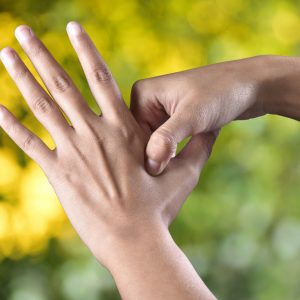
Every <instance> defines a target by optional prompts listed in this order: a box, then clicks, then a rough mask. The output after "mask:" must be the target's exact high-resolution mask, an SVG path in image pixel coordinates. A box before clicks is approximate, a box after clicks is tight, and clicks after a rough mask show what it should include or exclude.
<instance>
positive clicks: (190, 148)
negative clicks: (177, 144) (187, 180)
mask: <svg viewBox="0 0 300 300" xmlns="http://www.w3.org/2000/svg"><path fill="white" fill-rule="evenodd" d="M218 135H219V129H218V130H215V131H212V132H207V133H200V134H197V135H195V136H193V137H192V138H191V139H190V140H189V142H188V143H187V144H186V146H185V147H184V148H183V149H182V150H181V151H180V153H179V154H178V155H177V156H176V157H175V158H174V163H176V162H177V161H179V160H180V161H183V162H184V164H185V167H186V168H191V169H192V170H194V173H195V174H196V175H199V174H200V172H201V170H202V168H203V166H204V164H205V163H206V161H207V160H208V158H209V156H210V154H211V151H212V148H213V145H214V143H215V140H216V138H217V136H218Z"/></svg>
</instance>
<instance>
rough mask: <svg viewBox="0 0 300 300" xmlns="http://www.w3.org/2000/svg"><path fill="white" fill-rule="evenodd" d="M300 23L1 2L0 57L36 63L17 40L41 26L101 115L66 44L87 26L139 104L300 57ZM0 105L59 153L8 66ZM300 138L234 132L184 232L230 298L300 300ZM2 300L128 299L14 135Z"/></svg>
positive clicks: (235, 4) (7, 168) (6, 151)
mask: <svg viewBox="0 0 300 300" xmlns="http://www.w3.org/2000/svg"><path fill="white" fill-rule="evenodd" d="M299 12H300V3H299V1H296V0H294V1H293V0H285V1H277V0H265V1H260V0H256V1H249V0H228V1H222V0H218V1H213V0H202V1H193V0H192V1H188V0H164V1H161V0H155V1H144V0H127V1H123V0H103V1H95V0H85V1H84V0H75V1H69V0H51V1H45V0H44V1H40V0H23V1H11V0H0V47H1V48H3V47H4V46H12V47H15V49H16V50H17V51H18V52H19V53H20V55H21V56H22V57H23V58H24V59H25V61H26V63H28V64H29V62H28V59H26V57H25V55H24V53H23V52H22V51H21V50H20V47H19V46H18V44H17V42H16V40H15V38H14V35H13V32H14V29H15V27H16V26H17V25H19V24H22V23H26V24H29V25H31V26H32V27H33V29H34V30H35V32H36V33H37V34H38V35H39V36H40V37H41V39H42V40H43V41H44V42H45V44H46V45H47V46H48V47H49V49H50V51H51V52H52V53H53V54H54V56H55V57H56V58H57V60H58V61H59V62H60V63H61V64H62V65H63V66H64V67H65V69H66V70H67V71H68V72H69V74H70V75H71V76H72V78H73V79H74V81H75V82H76V83H77V85H78V86H79V88H80V89H81V90H82V92H83V94H84V95H85V96H86V98H87V99H89V101H90V103H91V95H90V92H89V90H88V88H87V84H86V81H85V78H84V76H83V73H82V71H81V67H80V65H79V63H78V61H77V58H76V56H75V55H74V51H73V49H72V48H71V45H70V43H69V41H68V39H67V35H66V32H65V26H66V23H67V22H68V21H70V20H78V21H80V22H82V24H83V25H84V27H85V28H86V30H87V32H88V33H89V34H90V35H91V36H92V38H93V40H94V41H95V43H96V45H97V47H98V48H99V50H100V51H101V53H102V54H103V56H104V58H105V60H106V61H107V63H108V64H109V66H110V68H111V69H112V72H113V74H114V75H115V77H116V79H117V81H118V83H119V84H120V87H121V89H122V92H123V94H124V97H125V99H126V101H127V103H129V94H130V87H131V85H132V84H133V82H134V81H135V80H137V79H139V78H144V77H149V76H155V75H159V74H163V73H170V72H174V71H179V70H183V69H188V68H193V67H197V66H201V65H206V64H210V63H215V62H219V61H223V60H230V59H238V58H243V57H247V56H254V55H258V54H281V55H297V54H299V53H300V35H299V28H300V13H299ZM29 65H30V64H29ZM31 69H32V68H31ZM0 102H1V103H3V104H4V105H6V106H7V107H8V108H9V109H11V110H12V111H13V112H14V113H15V115H16V116H17V117H18V118H19V119H20V120H22V122H23V123H24V124H26V125H27V126H28V127H29V128H31V129H32V130H34V132H36V133H37V134H38V135H39V136H40V137H42V138H43V139H44V140H45V141H47V143H49V144H51V140H50V139H49V136H48V135H47V134H46V132H45V130H44V129H43V128H42V127H41V126H40V125H39V124H38V122H37V121H36V120H35V119H34V118H33V116H32V115H31V113H30V112H29V110H28V108H27V106H26V104H25V102H24V100H23V99H22V97H21V96H20V94H19V92H18V90H17V89H16V87H15V86H14V84H13V83H12V81H11V79H10V78H9V77H8V75H7V74H6V71H5V69H4V67H3V66H2V65H0ZM299 129H300V125H299V124H298V123H297V122H296V121H292V120H287V119H283V118H279V117H274V116H272V117H270V116H269V117H264V118H260V119H256V120H251V121H247V122H235V123H232V124H231V125H229V126H227V127H226V128H224V129H223V131H222V133H221V136H220V138H219V140H218V142H217V144H216V146H215V149H214V153H213V156H212V158H211V160H210V162H209V163H208V164H207V167H206V168H205V170H204V172H203V174H202V177H201V180H200V183H199V185H198V187H197V188H196V189H195V191H194V192H193V193H192V194H191V196H190V197H189V199H188V201H187V202H186V204H185V206H184V208H183V210H182V211H181V213H180V215H179V217H178V218H177V220H176V222H175V223H174V224H173V225H172V228H171V230H172V233H173V236H174V238H175V239H176V241H177V242H178V243H179V245H180V246H181V247H182V248H183V249H184V251H185V253H186V254H187V255H188V256H189V258H190V259H191V261H192V263H193V265H194V266H195V268H196V269H197V271H198V272H199V274H200V275H201V276H202V278H203V279H204V280H205V282H206V283H207V284H208V286H209V287H210V288H211V289H212V291H213V292H214V293H215V294H216V295H217V296H218V297H219V298H220V299H228V300H235V299H237V300H238V299H243V300H248V299H253V300H254V299H255V300H256V299H257V300H268V299H270V300H277V299H278V300H279V299H286V300H288V299H300V283H299V278H300V201H299V197H300V185H299V180H300V165H299V163H298V162H299V159H300V155H299V145H300V134H299ZM121 263H122V262H121V261H120V264H121ZM0 299H1V300H6V299H9V300H48V299H56V300H60V299H66V300H81V299H88V300H95V299H108V300H109V299H119V296H118V293H117V292H116V290H115V286H114V282H113V281H112V279H111V277H110V275H109V274H108V272H107V271H106V270H105V269H104V268H102V267H101V266H99V265H98V263H97V262H96V261H95V260H94V259H93V257H92V256H91V254H90V253H89V252H88V251H87V250H86V248H85V247H84V246H83V244H82V243H81V241H80V240H79V239H78V238H77V236H76V234H75V233H74V231H73V229H72V228H71V226H70V224H69V222H68V221H67V219H66V217H65V214H64V212H63V211H62V208H61V207H60V204H59V202H58V200H57V199H56V197H55V195H54V193H53V191H52V189H51V187H50V186H49V184H48V182H47V180H46V178H45V176H44V175H43V174H42V172H41V171H40V170H39V168H38V166H37V165H36V164H35V163H33V162H32V161H30V160H29V159H28V158H27V157H26V156H25V155H24V154H23V153H22V152H21V151H20V150H19V149H18V148H17V147H16V146H15V145H14V143H13V142H12V141H11V140H10V139H9V138H8V137H7V136H6V135H5V134H4V133H3V132H2V131H1V133H0Z"/></svg>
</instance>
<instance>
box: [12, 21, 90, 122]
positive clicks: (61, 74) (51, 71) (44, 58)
mask: <svg viewBox="0 0 300 300" xmlns="http://www.w3.org/2000/svg"><path fill="white" fill-rule="evenodd" d="M15 35H16V38H17V39H18V41H19V43H20V45H21V46H22V48H23V49H24V51H25V52H26V54H27V56H28V57H29V58H30V60H31V62H32V63H33V65H34V67H35V68H36V70H37V71H38V73H39V75H40V76H41V78H42V80H43V82H44V83H45V85H46V87H47V89H48V90H49V92H50V93H51V95H52V96H53V98H54V99H55V100H56V102H57V103H58V105H59V106H60V107H61V108H62V110H63V111H64V112H65V114H66V115H67V117H68V118H69V119H70V121H71V122H72V124H73V125H76V124H77V123H78V122H80V120H82V119H83V118H84V116H85V115H86V114H88V113H90V112H91V110H90V109H89V108H88V106H87V104H86V103H85V101H84V99H83V97H82V95H81V94H80V92H79V91H78V89H77V88H76V87H75V85H74V84H73V82H72V80H71V78H70V77H69V76H68V75H67V74H66V72H65V71H64V70H63V69H62V67H61V66H60V65H59V64H58V63H57V62H56V60H55V59H54V58H53V56H52V55H51V54H50V52H49V51H48V49H47V48H46V47H45V46H44V44H43V43H42V42H41V41H40V40H39V39H38V38H37V37H36V36H35V34H34V33H33V31H32V30H31V28H29V27H28V26H26V25H21V26H19V27H17V29H16V31H15Z"/></svg>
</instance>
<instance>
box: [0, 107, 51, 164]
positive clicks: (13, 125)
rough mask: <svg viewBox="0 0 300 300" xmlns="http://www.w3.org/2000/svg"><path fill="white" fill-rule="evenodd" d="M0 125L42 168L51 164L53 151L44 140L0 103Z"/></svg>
mask: <svg viewBox="0 0 300 300" xmlns="http://www.w3.org/2000/svg"><path fill="white" fill-rule="evenodd" d="M0 126H1V127H2V128H3V130H4V131H5V132H6V133H7V134H8V136H9V137H10V138H11V139H12V140H13V141H14V142H15V143H16V144H17V145H18V146H19V147H20V148H21V149H22V150H23V151H24V152H25V153H26V154H27V155H28V156H29V157H31V158H32V159H33V160H35V161H36V162H37V163H38V164H39V165H40V166H41V167H42V168H43V166H46V165H51V164H52V163H53V160H54V153H53V152H52V151H51V150H50V149H49V148H48V147H47V146H46V145H45V144H44V142H43V141H42V140H41V139H40V138H38V137H37V136H36V135H34V134H33V133H32V132H31V131H30V130H28V129H27V128H26V127H24V126H23V125H22V124H21V123H20V122H19V121H18V120H17V119H16V118H15V116H14V115H13V114H12V113H11V112H10V111H8V110H7V109H6V108H5V107H4V106H2V105H0Z"/></svg>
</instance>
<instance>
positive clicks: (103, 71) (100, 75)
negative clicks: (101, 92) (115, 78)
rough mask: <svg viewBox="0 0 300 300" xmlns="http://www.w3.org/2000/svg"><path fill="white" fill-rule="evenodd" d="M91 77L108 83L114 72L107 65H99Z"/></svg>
mask: <svg viewBox="0 0 300 300" xmlns="http://www.w3.org/2000/svg"><path fill="white" fill-rule="evenodd" d="M91 78H92V80H93V81H94V82H97V83H106V82H110V81H111V80H112V74H111V72H110V71H109V70H108V68H107V67H106V66H97V67H95V68H94V69H92V71H91Z"/></svg>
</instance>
